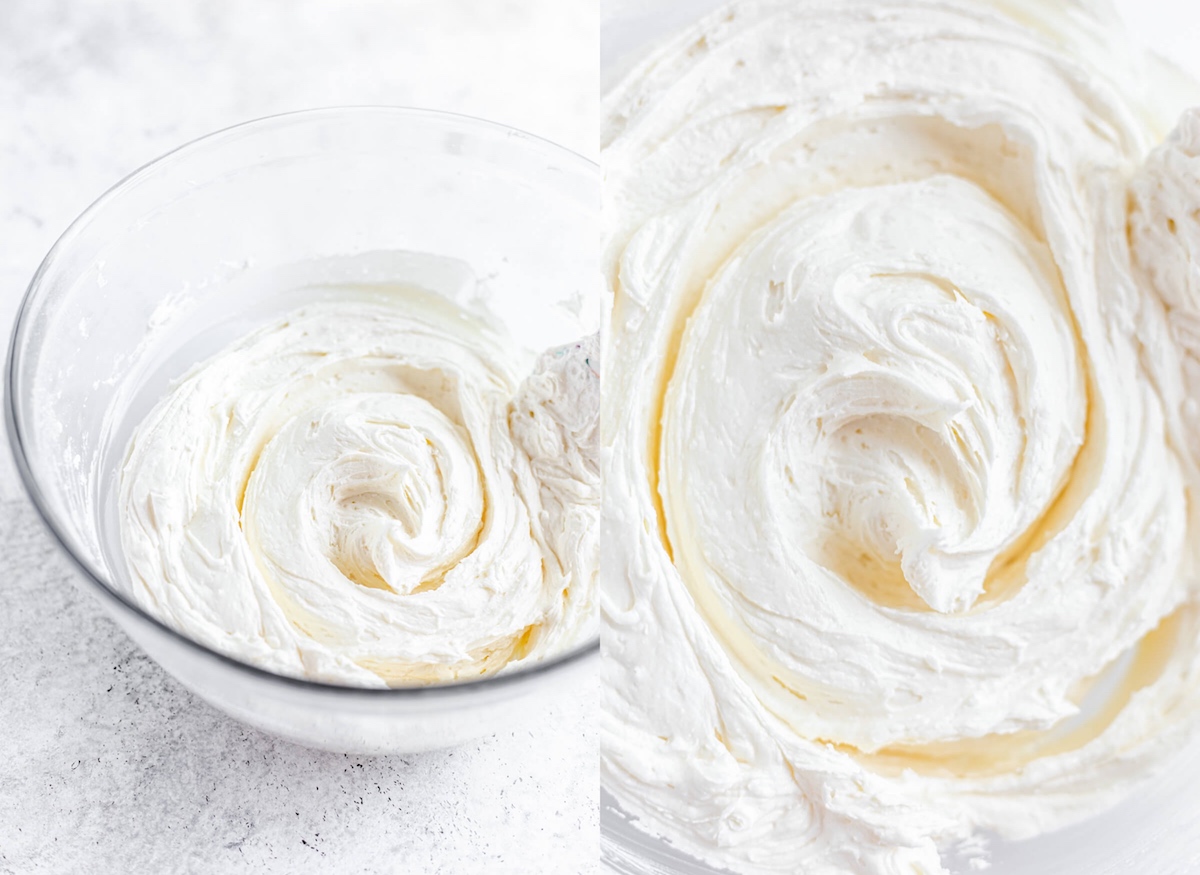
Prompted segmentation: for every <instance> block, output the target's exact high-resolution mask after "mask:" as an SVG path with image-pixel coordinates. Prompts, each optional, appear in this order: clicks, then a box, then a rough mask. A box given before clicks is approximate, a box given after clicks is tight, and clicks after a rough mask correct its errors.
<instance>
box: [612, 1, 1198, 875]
mask: <svg viewBox="0 0 1200 875" xmlns="http://www.w3.org/2000/svg"><path fill="white" fill-rule="evenodd" d="M1154 75H1157V73H1156V72H1155V70H1154V69H1152V65H1151V64H1150V63H1149V62H1147V61H1145V60H1144V59H1142V58H1141V57H1140V56H1139V55H1138V54H1136V53H1135V52H1133V51H1132V50H1131V49H1129V48H1128V47H1127V46H1125V45H1124V44H1123V43H1122V42H1121V39H1120V37H1119V32H1118V31H1117V29H1116V28H1115V26H1114V23H1113V21H1112V19H1111V16H1110V14H1109V13H1108V12H1107V11H1106V8H1105V7H1103V6H1101V5H1099V4H1087V5H1085V4H1082V3H1060V4H1034V3H1001V2H996V3H989V2H970V0H961V2H956V0H929V2H919V0H912V2H888V0H884V2H877V0H870V2H866V0H838V2H832V0H757V2H739V3H734V4H731V5H729V6H726V7H725V8H723V9H721V10H719V11H718V12H717V13H715V14H714V15H712V16H710V17H708V18H706V19H705V20H703V21H702V22H700V23H699V24H697V25H695V26H693V27H692V28H690V29H688V30H686V31H684V32H682V33H681V34H679V35H678V36H677V37H675V38H674V39H672V40H671V41H669V42H668V43H667V44H665V45H663V46H662V47H660V48H659V49H658V50H657V51H655V52H654V53H652V54H651V55H650V56H649V57H648V58H647V59H646V60H644V61H643V62H642V63H641V64H639V65H638V66H636V67H635V68H634V69H633V70H632V72H631V73H630V74H629V75H628V76H627V77H626V78H625V79H624V80H623V81H622V82H621V83H619V84H618V85H617V86H616V88H615V89H614V90H613V91H612V92H611V93H610V94H609V95H608V97H607V99H606V101H605V104H604V116H605V118H604V129H603V141H604V142H603V148H604V151H603V167H604V174H605V189H604V190H605V198H606V200H605V236H604V243H603V253H604V255H603V266H604V269H605V271H606V274H607V279H608V282H609V284H610V286H611V288H612V291H613V318H612V339H611V349H610V350H609V351H608V352H607V353H606V356H607V358H606V361H607V362H608V363H609V368H608V372H607V374H606V380H607V381H608V384H607V385H608V387H610V388H606V390H605V391H606V395H605V401H604V404H603V413H602V429H603V439H602V443H603V444H604V446H605V447H606V452H607V455H606V462H605V467H604V509H603V513H602V526H603V529H604V543H605V545H606V551H605V555H604V565H603V573H602V591H603V594H602V603H601V604H602V612H603V617H604V623H605V630H604V636H605V655H606V660H605V667H604V678H605V683H604V697H605V700H604V741H603V744H604V752H603V758H602V776H603V781H604V784H605V786H606V788H607V789H608V790H610V791H611V792H612V793H613V794H614V795H615V797H616V799H617V801H618V802H619V803H620V804H621V806H622V807H623V808H624V809H625V810H626V811H627V812H628V813H630V814H631V815H633V816H634V817H635V818H636V822H637V824H638V826H640V827H641V828H642V829H644V830H647V831H649V832H651V833H653V834H655V835H659V836H662V837H665V838H666V839H668V840H670V841H671V842H672V843H673V844H675V845H676V846H677V847H679V848H681V849H682V850H684V851H686V852H688V853H690V854H693V855H696V856H698V857H700V858H701V859H704V860H706V861H708V862H711V863H713V864H715V865H719V866H721V867H723V868H725V869H728V870H730V871H734V872H739V873H765V872H789V873H790V872H804V873H809V875H812V873H817V875H820V873H842V872H850V873H860V872H869V873H876V872H878V873H883V872H887V873H891V872H913V871H918V872H941V871H944V869H943V866H942V863H941V859H942V858H941V855H940V852H941V850H942V849H944V848H946V847H947V846H948V845H950V844H951V843H953V842H956V841H960V840H963V839H965V838H967V837H968V836H970V835H971V834H972V833H973V832H974V831H977V830H989V831H993V832H996V833H999V834H1001V835H1003V836H1006V837H1010V838H1022V837H1029V836H1033V835H1036V834H1038V833H1042V832H1045V831H1047V830H1051V829H1055V828H1057V827H1060V826H1062V825H1064V824H1067V823H1069V822H1071V821H1073V820H1077V819H1079V818H1082V817H1084V816H1086V815H1088V814H1090V813H1093V812H1096V811H1098V810H1100V809H1102V808H1104V807H1106V806H1109V805H1111V804H1112V803H1114V802H1115V801H1116V800H1118V799H1120V798H1121V797H1122V796H1124V795H1125V794H1127V793H1128V792H1129V791H1130V790H1131V788H1132V787H1134V786H1136V785H1137V784H1138V783H1139V782H1140V781H1142V780H1143V779H1144V778H1145V777H1146V776H1147V775H1149V774H1152V773H1153V772H1154V770H1155V768H1156V767H1158V766H1160V765H1161V764H1162V762H1164V761H1165V758H1166V757H1167V756H1169V755H1170V754H1171V753H1173V752H1174V751H1176V750H1177V749H1178V748H1179V747H1180V746H1181V745H1182V744H1183V743H1184V741H1185V740H1186V739H1187V738H1189V737H1190V736H1191V733H1192V726H1193V724H1194V717H1195V713H1194V712H1195V706H1196V702H1197V695H1196V682H1197V680H1198V678H1197V670H1198V669H1200V661H1198V657H1200V647H1198V646H1197V645H1196V641H1197V640H1200V639H1198V637H1197V635H1198V633H1200V621H1198V612H1197V593H1198V586H1200V511H1198V510H1197V508H1198V507H1200V504H1198V503H1197V500H1198V499H1200V411H1198V407H1197V404H1198V401H1200V395H1198V392H1200V364H1198V362H1200V272H1198V271H1200V268H1198V267H1197V264H1198V263H1200V262H1198V260H1197V258H1198V256H1200V220H1198V218H1197V216H1198V210H1200V158H1198V157H1197V156H1198V155H1200V121H1198V119H1200V116H1197V115H1196V114H1194V113H1191V112H1189V113H1187V114H1185V115H1184V116H1183V118H1182V121H1180V122H1179V124H1178V126H1177V127H1176V128H1175V130H1174V132H1173V133H1171V135H1170V136H1169V137H1167V138H1166V140H1165V142H1163V143H1162V145H1160V146H1157V147H1156V144H1157V143H1159V142H1160V141H1162V140H1163V138H1164V136H1165V135H1166V133H1167V130H1168V128H1169V127H1170V125H1171V124H1172V123H1173V122H1174V120H1175V117H1176V116H1177V115H1178V113H1179V112H1180V109H1181V107H1180V106H1179V105H1177V104H1173V105H1168V104H1169V101H1165V100H1161V99H1157V98H1156V97H1155V93H1154V92H1153V90H1152V86H1153V84H1154V80H1153V78H1152V77H1153V76H1154ZM1173 89H1174V90H1173V91H1172V93H1182V92H1184V91H1186V87H1185V86H1180V85H1178V84H1177V83H1176V85H1175V86H1173Z"/></svg>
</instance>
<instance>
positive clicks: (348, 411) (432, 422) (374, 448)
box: [119, 290, 599, 686]
mask: <svg viewBox="0 0 1200 875" xmlns="http://www.w3.org/2000/svg"><path fill="white" fill-rule="evenodd" d="M597 345H598V341H597V340H596V338H590V339H587V340H584V341H581V342H579V343H576V344H571V345H569V346H567V347H564V348H562V349H558V350H552V351H551V352H549V353H547V354H546V355H544V356H543V357H542V359H541V360H540V362H539V363H538V364H537V367H536V368H535V369H534V372H533V373H532V374H531V375H529V376H528V377H527V378H526V379H525V380H524V381H523V382H522V380H521V374H520V370H521V369H522V368H527V367H528V363H527V360H526V357H525V356H523V355H522V354H521V353H520V351H519V350H517V349H514V348H513V347H512V344H511V342H510V341H507V339H506V338H505V337H503V336H501V335H500V334H499V333H498V332H497V331H495V330H493V329H491V328H490V327H489V326H488V325H487V324H485V323H484V322H483V321H481V320H480V319H479V318H477V317H475V316H472V315H470V314H468V313H467V312H466V311H464V310H461V309H460V308H458V307H457V306H456V305H454V304H451V303H449V302H447V301H446V300H444V299H442V298H439V297H437V296H434V295H432V294H427V293H423V292H418V291H415V290H405V291H393V292H390V293H388V294H387V295H378V296H363V297H357V298H356V297H355V296H354V295H353V294H352V293H348V294H347V296H346V297H345V299H344V300H338V301H336V302H322V303H315V304H311V305H309V306H307V307H305V308H303V309H301V310H299V311H297V312H295V313H293V314H291V315H290V316H288V317H287V318H286V319H283V320H280V321H277V322H275V323H274V324H271V325H268V326H266V327H264V328H262V329H260V330H258V331H256V332H255V333H253V334H251V335H250V336H248V337H246V338H244V339H242V340H240V341H238V342H236V343H234V344H233V345H231V346H229V347H228V348H226V349H225V350H223V351H222V352H220V353H218V354H217V355H215V356H213V357H212V358H211V359H209V360H208V361H206V362H204V363H202V364H200V365H198V366H197V367H195V368H194V369H193V370H192V371H191V372H190V373H188V374H187V375H186V376H185V377H184V378H182V379H181V380H180V381H179V382H178V383H177V384H176V385H175V386H174V387H173V388H172V389H171V390H170V391H169V392H168V393H167V395H166V396H165V397H163V398H162V399H161V401H160V402H159V403H158V405H157V406H156V407H155V408H154V409H153V411H152V412H151V413H150V414H149V415H148V416H147V417H146V419H145V420H144V421H143V422H142V423H141V425H140V426H139V427H138V429H137V430H136V432H135V434H134V437H133V439H132V441H131V443H130V446H129V450H128V455H127V458H126V461H125V465H124V468H123V471H122V473H121V481H120V498H119V500H120V508H121V541H122V545H123V548H124V553H125V556H126V559H127V563H128V566H129V572H130V577H131V594H132V595H133V597H134V598H135V599H136V600H137V601H138V603H139V604H141V605H142V606H143V607H145V608H146V609H147V610H149V611H150V612H152V613H153V614H154V615H155V616H157V617H159V618H161V619H163V620H164V621H165V622H168V623H170V624H171V625H172V626H174V627H175V628H177V629H179V630H180V631H182V632H184V633H185V634H187V635H189V636H190V637H192V638H194V639H196V640H198V641H200V642H201V643H204V644H206V645H208V646H210V647H212V648H214V649H216V650H219V651H221V652H224V653H227V654H229V655H231V656H234V657H237V658H239V659H243V660H245V661H247V662H250V663H252V664H255V665H258V666H260V667H263V668H267V669H269V670H272V671H275V672H279V673H282V674H289V675H294V676H303V677H307V678H311V679H315V680H323V681H329V682H335V683H345V684H351V685H356V686H383V685H404V684H413V683H432V682H439V681H446V680H452V679H457V678H470V677H476V676H479V675H483V674H489V673H492V672H496V671H500V670H503V669H506V668H509V667H513V666H518V665H522V664H526V663H528V662H530V661H533V660H537V659H540V658H542V657H544V656H547V655H550V654H554V653H557V652H560V651H562V650H565V649H568V648H570V647H571V646H574V645H576V644H578V643H581V642H582V641H584V640H586V639H587V638H588V637H590V636H594V635H595V634H596V625H597V620H596V617H595V613H596V612H595V578H596V575H597V568H598V552H597V540H596V537H597V536H596V528H597V520H598V516H599V470H598V463H597V459H596V448H595V439H596V434H595V431H596V419H597V414H598V405H599V379H598V373H599V372H598V365H599V360H598V357H597V352H598V351H597Z"/></svg>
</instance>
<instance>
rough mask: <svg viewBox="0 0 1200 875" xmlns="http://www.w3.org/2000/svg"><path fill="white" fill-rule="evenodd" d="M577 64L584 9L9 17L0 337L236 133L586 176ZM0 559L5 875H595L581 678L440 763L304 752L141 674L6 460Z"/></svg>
mask: <svg viewBox="0 0 1200 875" xmlns="http://www.w3.org/2000/svg"><path fill="white" fill-rule="evenodd" d="M597 51H598V48H597V26H596V9H595V6H594V4H593V3H591V2H589V0H582V2H579V0H404V2H395V0H255V2H253V3H246V2H235V0H171V2H166V3H163V2H155V0H74V2H70V3H60V2H45V0H5V2H4V3H3V4H0V328H2V329H3V332H4V336H5V338H6V339H7V334H8V330H9V327H10V325H11V321H12V318H13V315H14V314H15V311H16V308H17V305H18V303H19V301H20V297H21V294H22V293H23V291H24V288H25V285H26V284H27V283H28V281H29V279H30V277H31V276H32V274H33V272H34V270H35V269H36V268H37V265H38V262H39V261H40V260H41V258H42V256H43V255H44V254H45V252H46V250H47V249H49V247H50V246H51V244H52V243H53V242H54V240H55V238H56V237H57V236H58V234H59V233H61V232H62V231H63V230H64V229H65V228H66V226H67V225H68V223H69V222H70V221H71V220H72V219H73V218H74V217H75V216H76V215H78V214H79V212H81V211H82V210H83V209H84V208H85V207H86V206H87V205H88V204H89V203H90V202H91V201H92V200H94V199H95V198H96V197H97V196H98V195H99V194H100V193H101V192H103V191H104V190H105V189H106V188H107V187H108V186H109V185H111V184H112V183H114V182H116V181H117V180H118V179H119V178H121V177H122V176H124V175H125V174H126V173H128V172H130V171H131V170H133V169H135V168H136V167H138V166H139V165H141V164H143V163H145V162H146V161H148V160H150V159H153V158H155V157H157V156H158V155H160V154H162V153H163V152H165V151H168V150H169V149H171V148H173V147H175V146H177V145H180V144H182V143H184V142H186V141H188V140H191V139H193V138H195V137H197V136H200V135H203V134H205V133H208V132H209V131H212V130H215V129H218V128H221V127H225V126H227V125H230V124H234V123H236V122H240V121H245V120H248V119H251V118H256V117H259V116H263V115H270V114H272V113H277V112H284V111H288V110H294V109H302V108H306V107H312V106H329V105H336V104H364V103H386V104H405V105H417V106H426V107H433V108H438V109H446V110H452V111H456V112H463V113H468V114H471V115H479V116H484V117H487V118H491V119H494V120H496V121H500V122H505V123H507V124H511V125H514V126H516V127H519V128H523V129H525V130H528V131H531V132H533V133H536V134H540V135H542V136H545V137H547V138H549V139H551V140H555V141H557V142H559V143H562V144H563V145H566V146H568V147H569V148H572V149H575V150H576V151H578V152H581V153H582V154H584V155H586V156H588V157H590V158H595V153H596V144H597V119H598V108H597V92H598V69H597ZM0 440H3V438H0ZM0 561H2V563H3V565H2V567H3V575H2V580H0V667H2V668H0V873H4V875H9V873H12V875H25V873H59V872H61V873H92V872H105V873H107V872H130V873H143V872H146V873H175V872H178V873H185V872H187V873H191V872H195V873H224V872H255V873H275V872H280V873H282V872H287V873H307V872H337V873H360V872H361V873H376V872H378V873H384V872H386V873H412V875H426V873H429V875H432V873H454V875H471V873H487V875H491V873H508V872H512V873H522V875H540V873H547V875H551V873H552V875H570V873H594V872H597V871H598V866H597V863H596V854H597V818H598V799H597V794H596V791H595V789H594V788H595V787H596V745H597V733H596V730H595V720H594V719H593V718H594V715H593V713H592V710H593V704H594V702H595V701H596V698H597V689H596V687H595V686H594V684H593V685H585V686H584V687H583V688H581V689H579V690H578V691H577V694H576V695H574V696H573V697H572V698H570V699H568V700H564V701H562V702H560V703H559V704H558V705H557V706H556V707H555V708H554V709H553V710H552V711H549V712H547V713H545V714H543V715H539V716H538V718H537V719H536V721H534V722H532V723H531V724H530V725H529V726H528V727H527V728H525V729H519V730H517V731H515V732H512V733H507V734H504V735H502V736H498V737H494V738H490V739H487V740H485V741H483V742H480V743H477V744H472V745H469V746H467V747H463V748H459V749H456V750H452V751H446V752H439V753H430V754H421V755H415V756H407V757H381V758H355V757H344V756H338V755H332V754H323V753H316V752H313V751H309V750H306V749H304V748H301V747H297V746H295V745H291V744H287V743H284V742H281V741H277V740H275V739H273V738H270V737H268V736H265V735H262V734H260V733H258V732H256V731H253V730H250V729H246V728H244V727H242V726H241V725H239V724H238V723H235V722H234V721H232V720H230V719H228V718H226V717H225V716H223V715H222V714H220V713H218V712H216V711H214V710H213V709H212V708H210V707H208V706H207V705H206V704H204V703H203V702H201V701H199V700H197V699H196V698H194V697H193V696H191V695H190V694H189V693H188V692H186V691H185V690H183V689H182V688H181V687H180V686H179V685H178V684H177V683H176V682H174V681H173V680H172V679H171V678H169V677H168V676H167V675H165V674H164V673H163V672H162V670H160V669H159V668H158V667H157V665H155V664H154V663H153V662H152V661H150V660H149V658H147V657H146V656H144V655H143V654H142V653H141V651H140V650H138V648H137V647H136V646H135V645H134V644H133V643H132V642H130V641H129V640H128V639H127V638H126V637H125V635H124V633H122V632H121V631H120V630H119V629H118V628H117V626H116V625H115V624H114V623H113V622H111V621H110V620H109V619H108V618H107V616H106V615H104V614H103V612H102V611H101V609H100V607H99V604H98V603H97V602H96V601H95V600H94V599H92V598H91V596H89V595H87V594H86V593H84V592H82V591H80V590H79V589H78V588H77V587H76V586H75V585H74V583H73V582H72V573H73V572H72V570H71V569H70V568H69V566H68V564H67V562H66V561H65V560H64V559H63V558H62V557H61V556H59V555H58V553H57V550H56V548H55V547H54V546H53V545H52V543H51V541H50V539H49V537H48V536H47V535H46V534H45V533H44V532H43V530H42V527H41V524H40V522H39V521H38V520H37V518H36V515H35V514H34V511H33V509H32V507H31V506H30V504H29V503H28V501H27V499H26V498H25V495H24V493H23V491H22V490H21V487H20V485H19V484H18V482H17V479H16V474H15V471H14V469H13V467H12V464H11V461H10V458H9V454H8V450H7V446H5V447H4V448H0Z"/></svg>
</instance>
